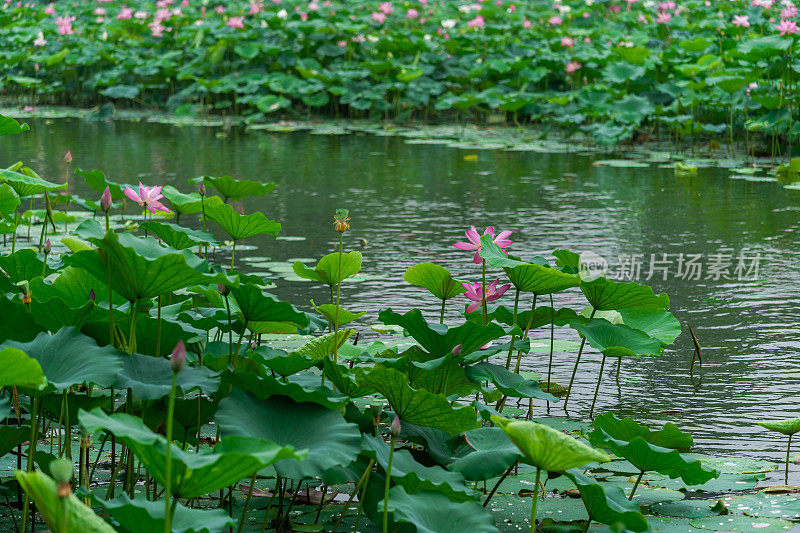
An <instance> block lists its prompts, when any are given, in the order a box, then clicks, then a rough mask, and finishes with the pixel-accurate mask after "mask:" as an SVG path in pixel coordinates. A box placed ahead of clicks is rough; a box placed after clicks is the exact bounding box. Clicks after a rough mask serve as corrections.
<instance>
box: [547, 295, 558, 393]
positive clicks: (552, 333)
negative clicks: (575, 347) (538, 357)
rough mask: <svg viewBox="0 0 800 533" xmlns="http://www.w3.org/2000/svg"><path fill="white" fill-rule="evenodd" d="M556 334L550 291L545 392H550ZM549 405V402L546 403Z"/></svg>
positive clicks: (554, 309) (553, 306) (554, 314)
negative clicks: (548, 344) (548, 355)
mask: <svg viewBox="0 0 800 533" xmlns="http://www.w3.org/2000/svg"><path fill="white" fill-rule="evenodd" d="M555 334H556V307H555V305H554V304H553V293H552V292H551V293H550V360H549V361H548V362H547V392H550V384H551V383H552V382H553V378H552V376H551V374H552V372H553V340H554V338H555ZM548 405H549V404H548Z"/></svg>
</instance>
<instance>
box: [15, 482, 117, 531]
mask: <svg viewBox="0 0 800 533" xmlns="http://www.w3.org/2000/svg"><path fill="white" fill-rule="evenodd" d="M15 476H16V477H17V481H19V484H20V485H21V486H22V488H23V489H25V492H27V493H28V496H30V497H31V499H32V500H33V501H34V502H35V503H36V509H37V511H38V512H40V513H41V514H42V516H43V517H44V521H45V522H46V523H47V525H48V526H49V527H50V530H51V531H65V530H68V531H80V532H81V533H114V528H113V527H111V526H110V525H108V524H107V523H106V522H105V521H104V520H103V519H102V518H100V517H99V516H98V515H96V514H95V513H94V511H93V510H92V509H91V507H87V506H86V505H84V504H83V503H82V502H81V501H80V500H79V499H78V498H76V497H75V495H70V496H68V497H67V498H59V497H58V494H57V486H56V482H55V481H53V480H52V479H51V478H49V477H48V476H46V475H45V474H43V473H42V472H22V471H21V470H18V471H17V472H15ZM63 506H66V507H67V509H66V517H67V523H66V524H64V522H63V518H62V517H63V516H64V514H62V513H63Z"/></svg>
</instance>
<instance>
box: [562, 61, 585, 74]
mask: <svg viewBox="0 0 800 533" xmlns="http://www.w3.org/2000/svg"><path fill="white" fill-rule="evenodd" d="M582 66H583V65H581V64H580V63H578V62H577V61H570V62H569V63H567V66H566V67H564V70H566V71H567V74H572V73H573V72H575V71H576V70H579V69H580V68H581V67H582Z"/></svg>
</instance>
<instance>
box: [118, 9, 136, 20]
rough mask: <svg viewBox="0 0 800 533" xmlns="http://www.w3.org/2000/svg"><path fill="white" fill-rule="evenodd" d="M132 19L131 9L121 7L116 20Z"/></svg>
mask: <svg viewBox="0 0 800 533" xmlns="http://www.w3.org/2000/svg"><path fill="white" fill-rule="evenodd" d="M131 17H133V9H132V8H130V7H123V8H122V9H120V11H119V13H118V14H117V19H118V20H130V18H131Z"/></svg>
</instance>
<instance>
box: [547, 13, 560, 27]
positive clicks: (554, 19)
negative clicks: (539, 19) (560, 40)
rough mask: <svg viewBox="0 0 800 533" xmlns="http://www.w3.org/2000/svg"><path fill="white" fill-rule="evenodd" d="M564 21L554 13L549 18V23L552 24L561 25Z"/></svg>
mask: <svg viewBox="0 0 800 533" xmlns="http://www.w3.org/2000/svg"><path fill="white" fill-rule="evenodd" d="M563 22H564V20H563V19H562V18H561V17H559V16H558V15H553V16H552V17H550V18H549V19H547V23H548V24H552V25H553V26H561V24H562V23H563Z"/></svg>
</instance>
